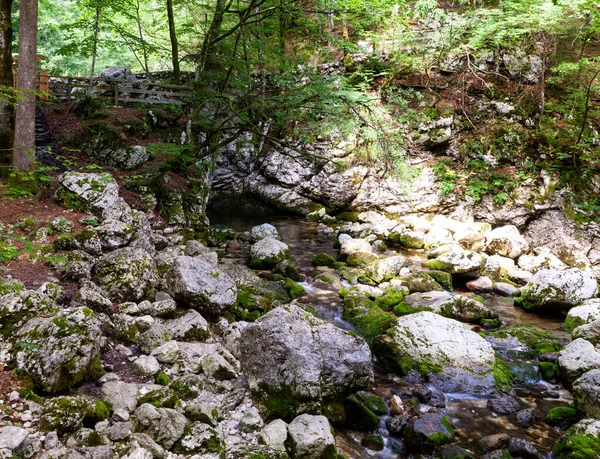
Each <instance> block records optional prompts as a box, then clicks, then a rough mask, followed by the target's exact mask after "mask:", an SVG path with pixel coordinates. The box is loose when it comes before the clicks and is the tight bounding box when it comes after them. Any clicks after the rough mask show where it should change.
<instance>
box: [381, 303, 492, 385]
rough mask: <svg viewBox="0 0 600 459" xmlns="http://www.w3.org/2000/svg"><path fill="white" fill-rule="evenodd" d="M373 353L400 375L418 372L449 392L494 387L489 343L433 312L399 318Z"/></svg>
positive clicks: (454, 321) (451, 320)
mask: <svg viewBox="0 0 600 459" xmlns="http://www.w3.org/2000/svg"><path fill="white" fill-rule="evenodd" d="M375 353H376V354H377V355H378V357H379V358H380V359H381V360H382V361H383V362H385V363H386V364H388V365H389V366H391V367H392V368H395V369H399V370H400V371H401V372H402V373H403V374H407V373H408V372H410V371H411V370H415V371H418V372H419V373H421V374H423V375H426V376H428V377H429V379H430V380H431V381H432V382H433V383H434V384H435V385H437V386H438V387H439V388H440V389H443V390H446V391H449V392H461V391H464V392H469V393H487V392H488V391H489V390H490V389H491V388H493V386H494V376H493V372H494V366H495V363H496V357H495V353H494V350H493V348H492V346H491V345H490V344H489V343H488V342H487V341H486V340H485V339H483V338H482V337H481V336H479V335H478V334H477V333H475V332H472V331H470V330H468V329H467V328H465V326H464V325H463V324H461V323H460V322H458V321H456V320H453V319H447V318H445V317H442V316H440V315H437V314H434V313H432V312H418V313H415V314H410V315H407V316H403V317H400V318H398V319H397V321H396V323H395V325H394V326H393V327H392V328H391V329H390V330H388V332H387V334H386V335H384V336H382V337H380V338H378V339H377V340H376V343H375Z"/></svg>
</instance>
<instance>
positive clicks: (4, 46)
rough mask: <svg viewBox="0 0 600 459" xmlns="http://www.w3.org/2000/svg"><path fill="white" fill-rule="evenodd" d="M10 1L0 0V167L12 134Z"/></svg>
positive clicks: (4, 162) (8, 151)
mask: <svg viewBox="0 0 600 459" xmlns="http://www.w3.org/2000/svg"><path fill="white" fill-rule="evenodd" d="M12 3H13V0H0V167H6V166H9V165H10V158H11V151H12V148H13V135H14V114H13V107H12V104H11V103H10V91H9V90H8V88H11V87H12V84H13V73H12V52H11V51H12V21H11V7H12ZM3 89H4V90H3Z"/></svg>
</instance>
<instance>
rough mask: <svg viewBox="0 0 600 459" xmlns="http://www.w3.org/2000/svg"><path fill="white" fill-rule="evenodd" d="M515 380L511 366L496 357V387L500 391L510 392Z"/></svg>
mask: <svg viewBox="0 0 600 459" xmlns="http://www.w3.org/2000/svg"><path fill="white" fill-rule="evenodd" d="M513 379H514V378H513V374H512V373H511V371H510V368H509V366H508V365H507V364H506V363H505V362H503V361H502V360H500V359H499V358H498V357H496V363H495V364H494V382H495V383H496V386H498V387H499V388H500V389H504V390H509V389H511V388H512V384H513Z"/></svg>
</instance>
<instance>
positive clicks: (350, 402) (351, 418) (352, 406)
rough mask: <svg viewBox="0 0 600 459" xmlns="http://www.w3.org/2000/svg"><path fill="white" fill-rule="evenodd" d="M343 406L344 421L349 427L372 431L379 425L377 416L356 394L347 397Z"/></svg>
mask: <svg viewBox="0 0 600 459" xmlns="http://www.w3.org/2000/svg"><path fill="white" fill-rule="evenodd" d="M344 406H345V408H346V423H347V425H348V426H349V427H350V428H352V429H356V430H360V431H363V432H372V431H373V430H375V429H377V428H378V427H379V416H377V414H376V413H375V412H374V411H373V410H372V409H371V408H370V407H368V406H367V405H366V404H365V403H364V402H363V401H362V400H361V399H360V398H359V397H357V396H356V395H351V396H350V397H348V398H347V399H346V401H345V403H344Z"/></svg>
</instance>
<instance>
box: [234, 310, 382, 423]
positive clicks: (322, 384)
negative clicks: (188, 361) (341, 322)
mask: <svg viewBox="0 0 600 459" xmlns="http://www.w3.org/2000/svg"><path fill="white" fill-rule="evenodd" d="M240 350H241V356H240V357H241V359H240V362H241V366H242V370H243V373H244V375H245V376H246V378H247V379H248V383H249V386H250V390H251V391H252V395H253V399H254V401H255V403H257V404H258V405H259V407H260V408H262V410H263V411H264V412H266V413H267V414H270V415H272V416H278V417H282V418H284V419H285V418H288V419H290V418H292V417H293V416H294V415H296V414H298V413H302V412H306V411H312V412H314V411H320V409H321V408H322V405H323V403H324V402H326V401H327V400H328V399H330V398H331V397H333V396H336V397H337V396H339V395H340V394H343V393H349V392H353V391H356V390H359V389H363V388H366V387H368V386H369V384H371V383H372V380H373V373H372V370H371V363H370V362H371V352H370V350H369V347H368V346H367V344H366V343H365V342H364V340H363V339H362V338H359V337H354V336H351V335H350V334H349V333H347V332H345V331H343V330H341V329H339V328H337V327H335V326H333V325H331V324H326V323H324V322H323V321H321V320H319V319H316V318H315V317H314V316H312V315H310V314H309V313H307V312H305V311H303V310H302V309H300V308H298V307H297V306H292V305H290V306H286V307H279V308H276V309H274V310H272V311H270V312H269V313H267V314H266V315H264V316H263V317H261V318H260V319H259V320H257V321H256V322H254V323H252V324H250V325H248V326H246V327H245V328H244V329H243V330H242V332H241V337H240Z"/></svg>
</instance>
